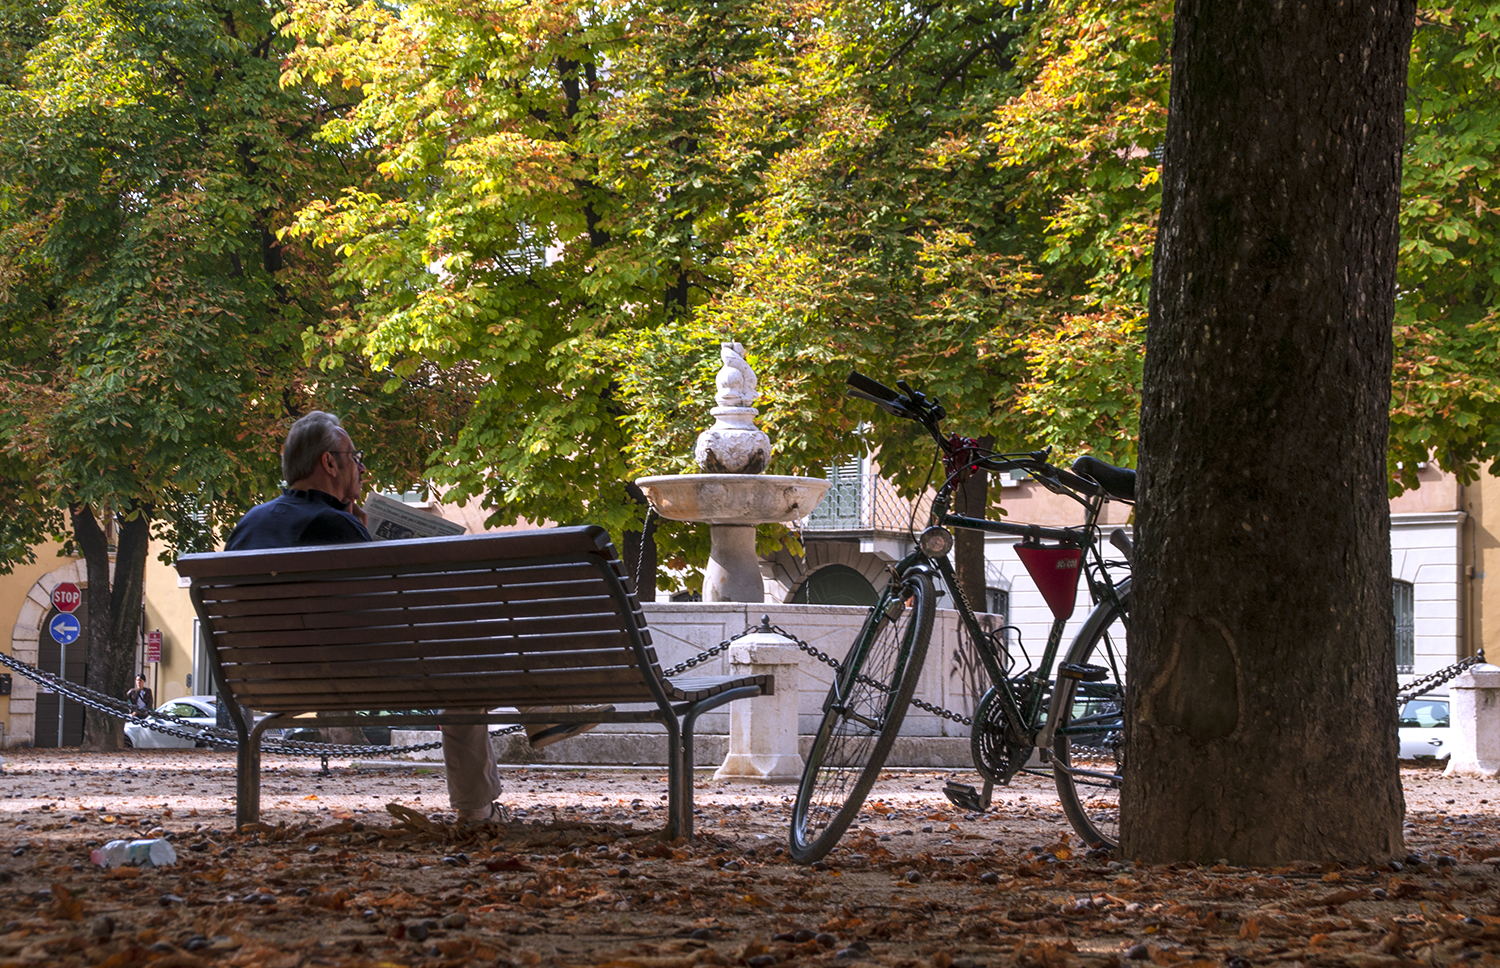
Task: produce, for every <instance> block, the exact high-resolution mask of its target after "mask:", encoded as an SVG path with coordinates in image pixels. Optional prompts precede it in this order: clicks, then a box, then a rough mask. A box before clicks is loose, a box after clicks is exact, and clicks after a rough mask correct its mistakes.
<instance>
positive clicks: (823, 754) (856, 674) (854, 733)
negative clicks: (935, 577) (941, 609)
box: [791, 570, 935, 864]
mask: <svg viewBox="0 0 1500 968" xmlns="http://www.w3.org/2000/svg"><path fill="white" fill-rule="evenodd" d="M934 602H935V596H934V594H933V588H932V577H931V576H930V575H928V574H927V573H926V572H925V571H915V570H914V571H908V572H906V573H905V574H903V575H899V576H897V577H895V578H893V579H892V580H891V583H890V585H888V586H887V587H886V590H885V591H884V592H882V593H881V596H880V600H879V601H878V602H876V603H875V607H874V608H872V609H871V610H870V615H869V617H868V618H867V619H865V625H864V628H862V629H861V630H860V633H859V637H858V638H856V639H855V640H854V645H853V646H852V647H851V648H850V649H849V654H848V656H847V657H846V658H845V659H844V662H843V665H841V666H840V667H839V670H838V672H837V673H835V675H834V679H833V686H832V687H831V688H830V689H829V691H828V698H826V699H824V700H823V722H822V723H821V724H820V725H819V727H818V732H817V734H816V736H815V737H814V738H813V745H812V749H811V751H810V752H809V753H808V756H807V765H806V766H804V767H803V769H802V782H801V784H800V785H799V786H798V787H797V800H796V803H794V804H793V806H792V833H791V851H792V859H793V860H795V861H797V862H798V863H802V864H810V863H812V862H813V861H815V860H818V859H819V858H821V857H823V856H824V855H826V854H827V853H828V852H829V851H830V850H832V849H833V847H834V845H835V844H837V843H838V842H839V838H840V837H842V836H843V835H844V831H846V830H848V829H849V824H850V823H851V822H852V821H853V820H854V817H855V815H856V814H858V813H859V808H860V806H861V805H862V804H863V803H864V802H865V797H866V796H867V795H868V794H869V792H870V787H872V786H874V784H875V778H876V777H877V776H879V775H880V768H881V767H882V766H883V765H884V764H885V758H886V756H887V755H889V754H890V751H891V746H892V744H894V743H895V742H896V733H897V732H899V731H900V729H901V721H902V720H903V719H904V718H905V717H906V710H907V707H908V706H910V704H911V697H912V694H913V693H914V692H916V689H917V679H918V677H919V676H920V674H921V671H922V660H923V659H924V658H925V657H926V655H927V642H928V640H929V639H930V638H931V637H932V617H933V613H934V608H935V605H934Z"/></svg>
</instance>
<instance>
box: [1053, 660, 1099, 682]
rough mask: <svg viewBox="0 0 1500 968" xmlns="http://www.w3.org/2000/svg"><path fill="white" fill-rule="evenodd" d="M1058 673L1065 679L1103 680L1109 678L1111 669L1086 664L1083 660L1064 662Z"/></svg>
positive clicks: (1080, 680) (1081, 680)
mask: <svg viewBox="0 0 1500 968" xmlns="http://www.w3.org/2000/svg"><path fill="white" fill-rule="evenodd" d="M1057 674H1058V675H1059V676H1060V677H1062V678H1064V679H1076V680H1078V681H1079V682H1103V681H1104V680H1105V679H1108V678H1109V670H1108V669H1106V668H1104V667H1103V666H1094V665H1084V664H1082V663H1081V662H1064V663H1063V664H1062V665H1060V666H1058V667H1057Z"/></svg>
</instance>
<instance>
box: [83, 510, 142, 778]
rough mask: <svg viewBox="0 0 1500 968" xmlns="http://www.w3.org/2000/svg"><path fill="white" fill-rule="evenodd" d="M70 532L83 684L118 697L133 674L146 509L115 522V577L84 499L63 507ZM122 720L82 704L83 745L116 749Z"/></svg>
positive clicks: (103, 537)
mask: <svg viewBox="0 0 1500 968" xmlns="http://www.w3.org/2000/svg"><path fill="white" fill-rule="evenodd" d="M69 511H70V514H71V517H72V519H73V537H74V540H76V541H77V542H78V548H79V550H80V551H82V552H83V558H84V568H85V571H86V572H87V574H88V579H89V612H88V628H86V629H85V630H84V634H85V637H86V641H87V647H86V648H87V651H86V653H85V654H86V659H85V661H86V663H87V664H86V666H85V670H84V685H86V686H87V687H88V688H90V689H92V690H94V691H95V692H101V693H104V694H105V695H109V696H114V697H115V698H117V699H123V698H124V697H125V692H126V690H128V689H129V688H130V684H131V677H132V676H133V675H134V674H135V650H136V647H137V645H138V644H139V637H140V625H141V596H142V593H143V589H144V584H145V578H146V552H147V548H148V545H149V542H150V538H151V510H150V508H149V507H144V508H143V507H137V508H135V511H136V512H137V513H136V514H135V516H134V518H133V519H128V518H127V519H126V520H123V521H121V522H120V533H119V535H118V538H117V541H116V548H115V577H114V581H113V582H111V581H110V577H109V539H108V537H107V536H106V534H105V532H104V529H103V528H102V527H101V526H100V524H99V520H98V518H96V517H95V516H94V510H93V508H91V507H89V506H88V505H74V506H73V507H71V508H70V509H69ZM124 745H125V744H124V722H123V721H122V720H120V719H119V718H117V717H115V716H111V715H109V714H108V713H102V712H99V711H97V710H94V709H87V710H85V712H84V719H83V747H84V749H93V750H117V749H121V748H122V747H123V746H124Z"/></svg>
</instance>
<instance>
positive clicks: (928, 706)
mask: <svg viewBox="0 0 1500 968" xmlns="http://www.w3.org/2000/svg"><path fill="white" fill-rule="evenodd" d="M751 632H772V633H775V634H776V635H779V636H781V637H782V638H784V639H790V640H791V641H792V642H794V643H795V644H796V646H797V648H799V649H801V650H802V651H803V652H806V653H807V654H808V655H810V656H812V657H813V658H814V659H817V660H818V661H819V662H821V663H823V664H824V665H826V666H828V667H829V668H830V669H833V670H834V671H835V672H839V671H842V670H843V668H844V665H843V663H842V662H840V661H839V660H837V659H835V658H834V657H833V656H831V655H829V654H828V653H827V652H824V651H823V650H821V649H817V648H814V647H813V646H811V645H809V644H808V643H806V642H804V641H802V640H801V639H800V638H798V637H797V636H795V635H793V634H792V633H791V632H788V631H787V630H786V629H784V628H782V627H781V626H779V625H773V624H772V623H771V616H769V615H762V616H761V617H760V625H758V626H751V627H750V628H747V629H745V631H743V632H741V633H740V634H739V635H736V636H735V637H734V639H739V638H743V637H744V636H746V635H749V634H750V633H751ZM734 639H726V640H724V641H723V642H720V643H719V644H718V645H716V646H714V647H713V648H712V649H709V650H708V651H707V652H703V653H700V654H699V655H698V656H696V657H695V658H692V659H689V660H688V661H687V662H684V663H683V664H682V665H680V666H677V667H675V668H674V669H673V670H672V671H670V672H669V673H668V675H676V674H677V673H678V672H681V671H685V670H687V669H691V668H692V667H693V666H695V665H697V664H698V663H699V662H702V661H703V660H704V659H706V658H708V657H710V656H714V655H718V654H719V653H720V652H723V651H724V650H726V649H728V648H729V646H730V643H732V642H733V641H734ZM858 679H859V681H860V682H862V683H864V684H865V685H867V686H869V687H871V688H872V689H878V690H880V691H881V692H890V691H891V687H890V686H888V685H886V684H885V683H883V682H876V681H875V680H874V679H871V678H870V677H869V676H864V675H862V676H859V677H858ZM911 704H912V705H913V706H915V707H917V708H918V709H920V710H922V711H923V712H928V713H932V714H933V715H934V716H939V717H941V718H943V719H946V720H948V721H949V722H954V723H958V724H960V725H962V726H973V725H974V720H973V719H972V718H971V717H969V716H965V715H963V714H962V713H956V712H954V711H953V710H951V709H944V708H943V707H942V706H935V705H933V704H932V703H930V702H923V701H922V700H920V699H918V698H917V697H916V696H913V697H912V699H911Z"/></svg>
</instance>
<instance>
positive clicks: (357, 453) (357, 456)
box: [328, 450, 365, 467]
mask: <svg viewBox="0 0 1500 968" xmlns="http://www.w3.org/2000/svg"><path fill="white" fill-rule="evenodd" d="M328 453H330V454H342V455H343V456H345V457H353V458H354V463H356V464H358V465H359V466H360V467H364V466H365V452H364V451H362V450H330V451H329V452H328Z"/></svg>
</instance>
